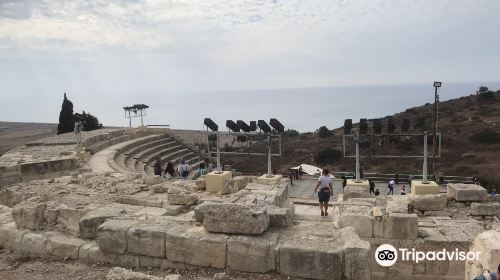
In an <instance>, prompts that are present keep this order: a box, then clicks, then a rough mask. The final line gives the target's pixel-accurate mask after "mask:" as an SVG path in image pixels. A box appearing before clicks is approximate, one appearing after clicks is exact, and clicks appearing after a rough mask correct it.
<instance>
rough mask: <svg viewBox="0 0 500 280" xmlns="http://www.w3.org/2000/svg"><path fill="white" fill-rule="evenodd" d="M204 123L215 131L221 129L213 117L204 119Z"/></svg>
mask: <svg viewBox="0 0 500 280" xmlns="http://www.w3.org/2000/svg"><path fill="white" fill-rule="evenodd" d="M203 124H204V125H206V126H207V127H208V128H209V129H210V130H212V131H214V132H215V131H218V130H219V126H218V125H217V124H215V123H214V121H212V119H210V118H205V120H204V121H203Z"/></svg>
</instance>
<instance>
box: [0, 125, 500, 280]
mask: <svg viewBox="0 0 500 280" xmlns="http://www.w3.org/2000/svg"><path fill="white" fill-rule="evenodd" d="M82 137H83V143H82V146H80V147H77V146H76V143H75V139H74V136H73V134H68V135H66V134H63V135H59V136H54V137H50V138H45V139H42V140H38V141H35V142H32V143H29V144H28V145H26V146H22V147H18V148H15V149H13V150H12V151H10V152H8V153H7V154H5V155H4V156H2V157H1V158H0V205H1V206H0V247H4V248H7V249H9V250H12V251H13V252H14V253H15V254H17V255H18V256H22V257H42V258H43V257H47V258H48V257H50V258H56V259H57V258H59V259H66V258H68V259H75V260H80V261H82V262H90V263H107V264H112V265H116V266H120V267H129V268H134V267H152V268H164V269H167V268H179V269H195V268H196V267H200V266H202V267H213V268H220V269H229V270H237V271H246V272H258V273H268V272H277V273H281V274H283V275H288V276H290V277H300V278H306V279H387V278H390V279H392V278H396V277H397V278H400V277H403V278H409V279H436V278H438V279H443V278H444V279H464V278H465V279H472V278H473V276H474V275H477V274H479V273H480V271H481V270H482V269H483V268H491V267H496V266H493V265H494V264H495V263H496V265H498V263H500V254H499V252H500V248H499V244H500V242H498V240H500V221H499V217H500V202H499V201H498V198H497V200H495V201H494V200H492V198H490V197H488V196H487V195H486V191H485V190H484V189H483V188H482V187H479V186H476V185H463V184H450V185H449V186H448V190H447V193H440V194H426V195H408V196H391V197H377V198H375V197H367V196H366V195H365V194H363V190H357V191H356V192H357V193H358V195H346V196H344V195H339V196H338V197H337V199H336V201H333V202H332V204H333V209H332V211H331V213H332V215H333V217H332V218H333V222H332V221H331V220H305V219H299V218H297V216H296V215H295V207H296V205H295V204H294V202H293V200H292V198H291V197H290V188H291V186H290V182H289V180H288V179H285V178H279V177H278V178H276V179H273V180H265V179H259V178H257V177H255V176H234V177H233V178H232V179H230V180H226V182H225V183H224V187H223V188H222V189H221V190H219V191H218V192H209V191H207V190H206V181H205V178H196V171H192V172H191V174H190V176H189V177H190V179H188V180H174V179H165V178H163V177H161V176H153V175H152V174H153V170H152V167H151V165H153V163H154V160H155V159H156V157H157V156H160V158H161V161H162V163H164V164H165V163H166V162H167V161H174V162H178V161H179V160H180V159H185V160H186V161H187V162H188V163H189V164H191V165H197V164H198V163H199V162H200V161H201V160H202V158H203V155H202V154H199V153H198V151H197V150H196V148H195V147H192V146H190V145H188V144H186V143H184V142H183V141H182V139H181V138H179V137H176V136H175V135H174V134H172V133H171V132H170V131H169V130H168V129H150V128H138V129H101V130H97V131H93V132H83V133H82ZM233 175H235V174H233ZM236 175H237V174H236ZM380 244H392V245H394V247H396V248H399V247H404V248H410V249H411V248H415V249H417V250H424V251H425V250H434V249H436V250H437V249H439V250H441V249H443V248H445V249H447V250H451V251H453V250H455V249H457V248H458V249H460V250H465V251H469V250H480V251H481V252H482V255H481V258H480V259H478V260H476V261H470V262H465V261H442V262H423V263H418V264H415V263H412V262H409V261H400V262H397V263H396V264H395V265H394V266H391V267H388V268H384V267H382V266H379V265H378V264H377V262H376V261H375V258H374V254H375V250H376V248H377V247H378V246H379V245H380ZM115 272H116V273H122V272H123V271H120V270H119V269H118V270H116V271H115Z"/></svg>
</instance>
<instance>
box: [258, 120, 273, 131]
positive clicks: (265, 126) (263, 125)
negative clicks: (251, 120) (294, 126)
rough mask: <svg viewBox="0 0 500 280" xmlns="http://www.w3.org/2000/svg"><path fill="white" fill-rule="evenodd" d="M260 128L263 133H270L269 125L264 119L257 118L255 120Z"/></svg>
mask: <svg viewBox="0 0 500 280" xmlns="http://www.w3.org/2000/svg"><path fill="white" fill-rule="evenodd" d="M257 124H258V126H259V128H260V130H262V131H263V132H264V133H270V132H271V127H269V125H268V124H267V123H266V122H265V121H264V120H259V121H258V122H257Z"/></svg>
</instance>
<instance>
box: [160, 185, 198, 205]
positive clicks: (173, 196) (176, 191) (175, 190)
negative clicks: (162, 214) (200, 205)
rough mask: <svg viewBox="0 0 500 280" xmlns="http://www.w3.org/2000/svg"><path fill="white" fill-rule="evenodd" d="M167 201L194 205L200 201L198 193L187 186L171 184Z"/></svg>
mask: <svg viewBox="0 0 500 280" xmlns="http://www.w3.org/2000/svg"><path fill="white" fill-rule="evenodd" d="M167 201H168V203H170V204H175V205H194V204H196V203H197V202H198V195H197V194H194V193H191V192H190V191H189V190H188V189H186V188H181V187H174V186H171V187H170V188H169V189H168V198H167Z"/></svg>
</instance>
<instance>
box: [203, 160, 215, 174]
mask: <svg viewBox="0 0 500 280" xmlns="http://www.w3.org/2000/svg"><path fill="white" fill-rule="evenodd" d="M205 169H206V170H207V174H208V173H210V172H212V171H214V165H213V164H212V163H211V162H210V160H209V159H208V158H206V159H205Z"/></svg>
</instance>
